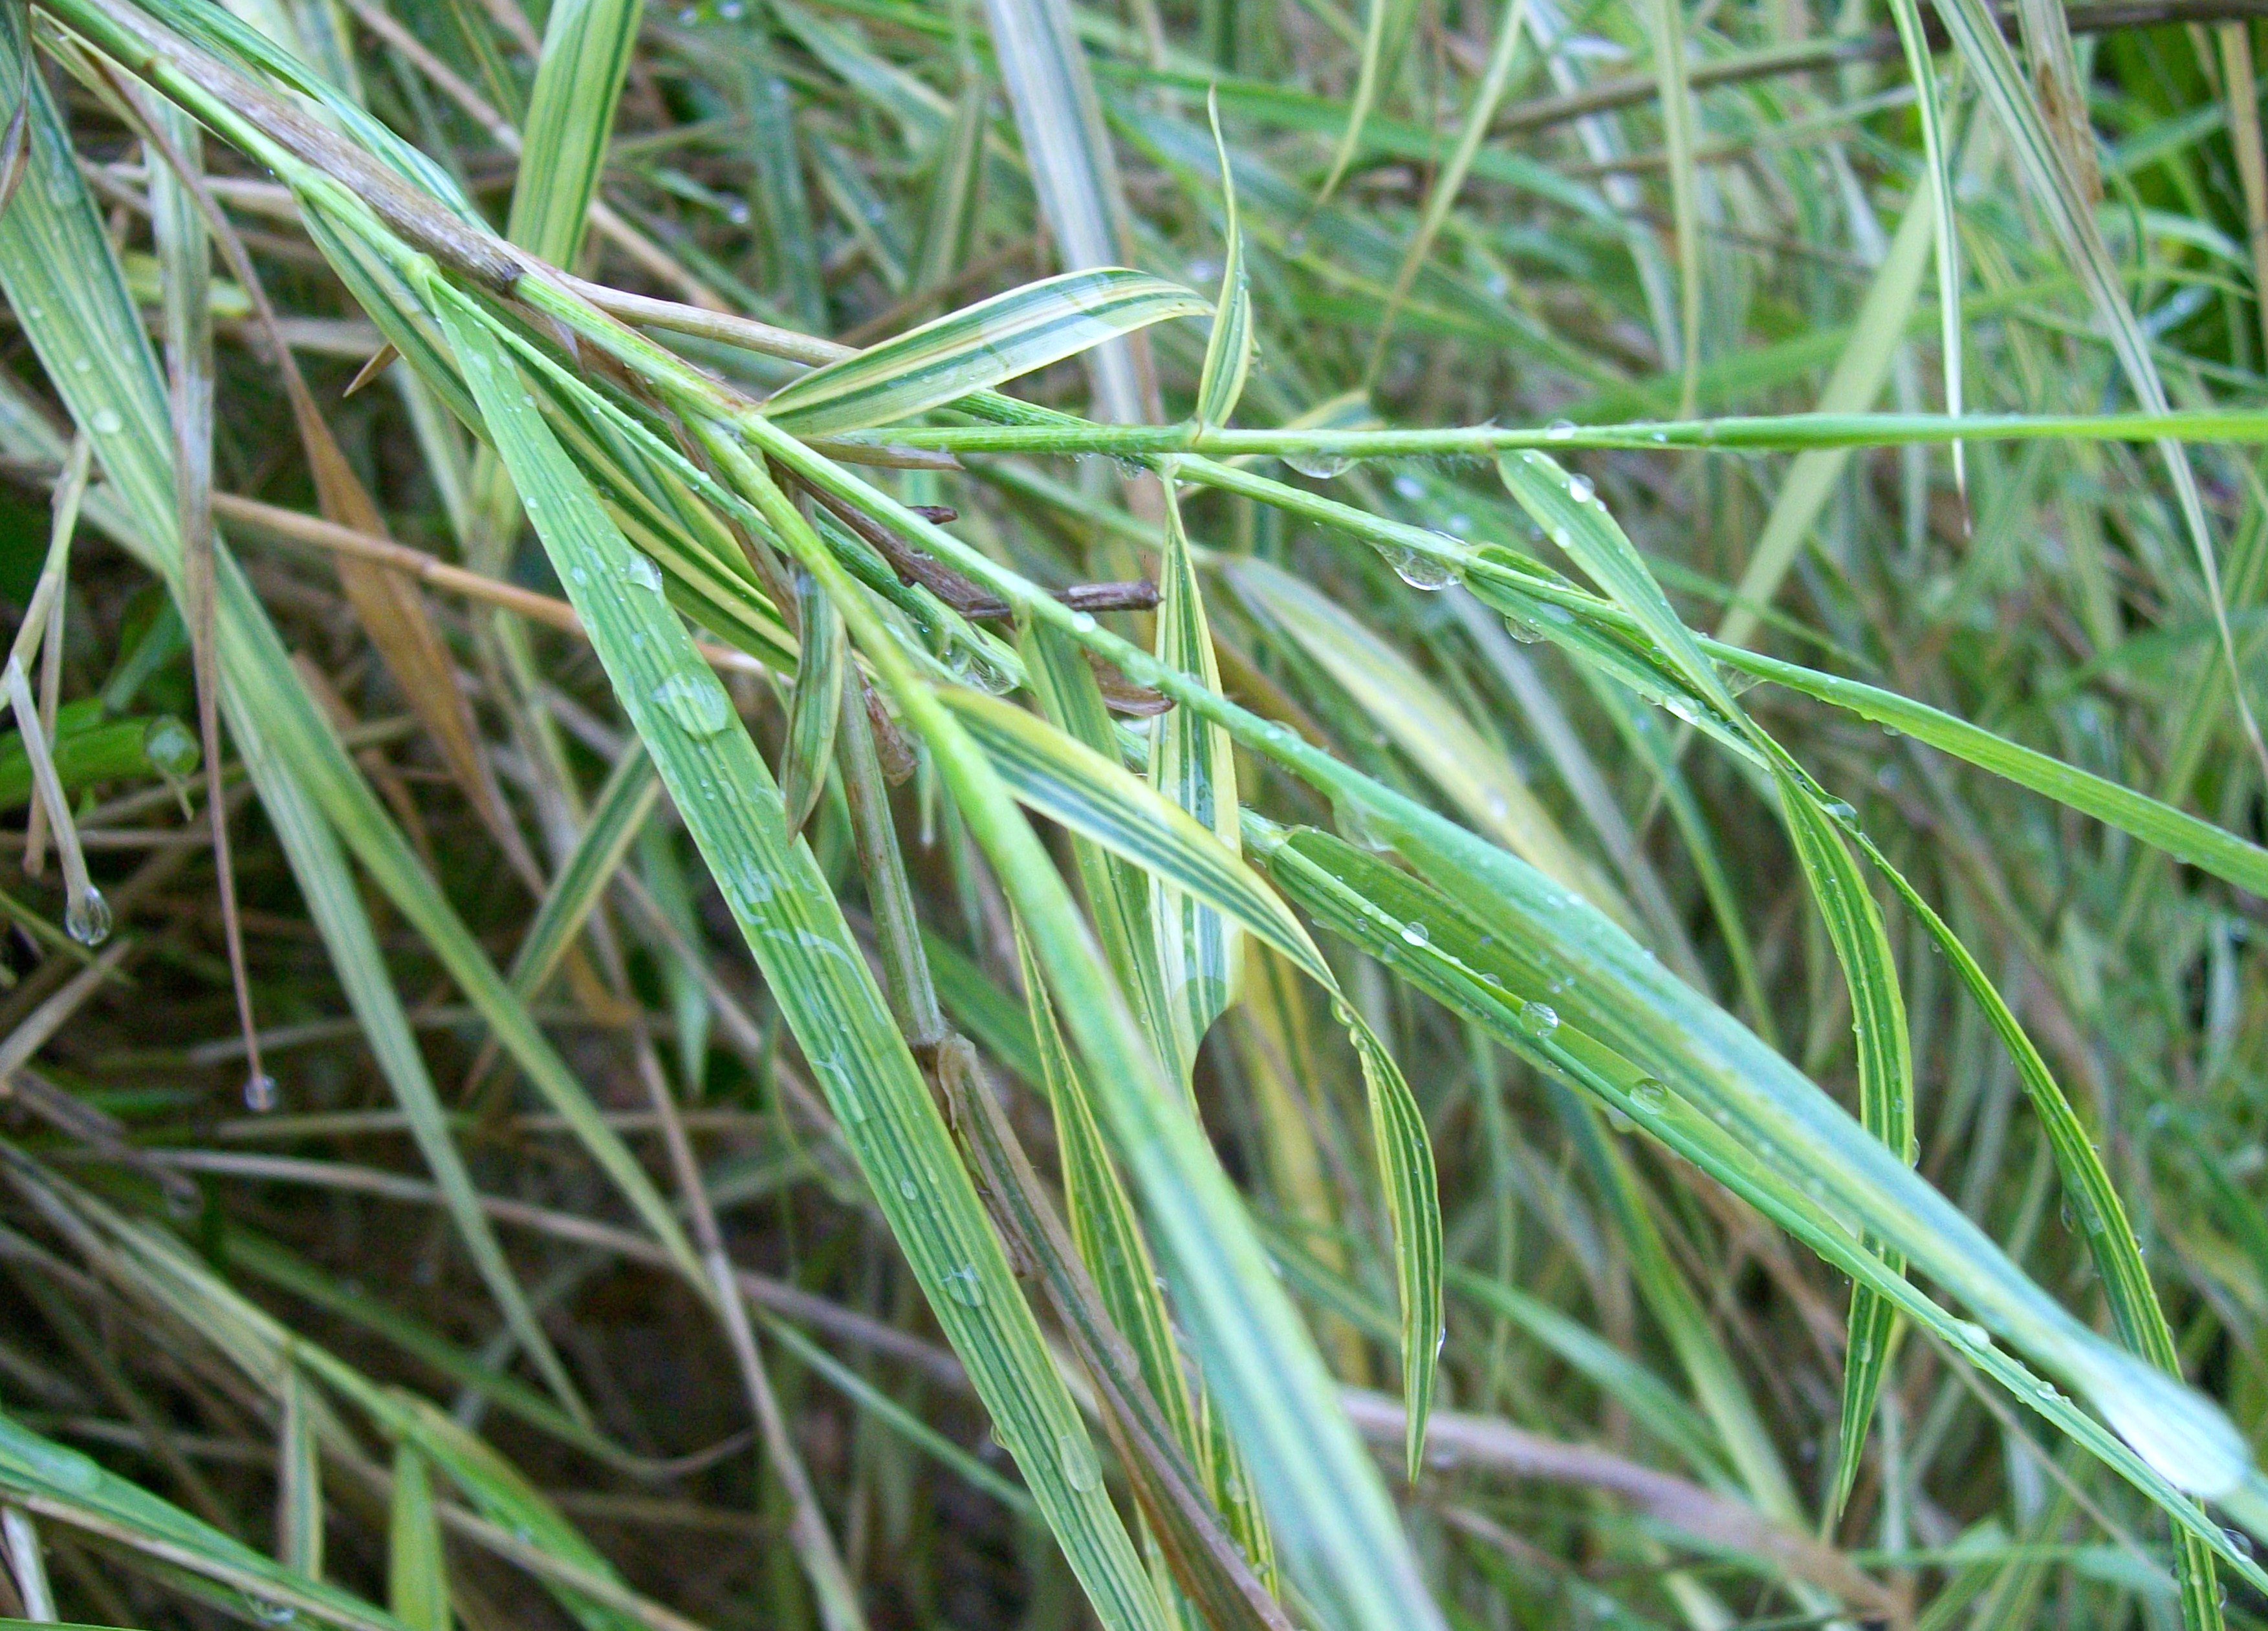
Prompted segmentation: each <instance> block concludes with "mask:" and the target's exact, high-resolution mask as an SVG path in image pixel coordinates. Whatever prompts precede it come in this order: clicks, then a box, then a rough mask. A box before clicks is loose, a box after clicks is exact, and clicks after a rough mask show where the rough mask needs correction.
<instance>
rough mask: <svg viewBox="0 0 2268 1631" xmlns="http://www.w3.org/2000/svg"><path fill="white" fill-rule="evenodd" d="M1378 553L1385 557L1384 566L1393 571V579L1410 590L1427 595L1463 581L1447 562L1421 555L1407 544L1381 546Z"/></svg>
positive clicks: (1461, 576) (1460, 574)
mask: <svg viewBox="0 0 2268 1631" xmlns="http://www.w3.org/2000/svg"><path fill="white" fill-rule="evenodd" d="M1378 553H1379V554H1380V555H1383V556H1384V557H1385V559H1386V564H1387V565H1388V566H1390V567H1392V568H1393V569H1394V575H1395V577H1398V578H1400V579H1401V580H1402V581H1403V583H1405V584H1409V585H1410V587H1411V588H1412V589H1422V590H1424V591H1425V592H1426V593H1427V594H1429V595H1430V594H1434V593H1437V592H1439V591H1441V590H1444V589H1447V587H1448V586H1449V585H1450V584H1455V583H1462V581H1463V580H1464V574H1463V573H1462V572H1460V571H1458V570H1457V569H1456V568H1455V567H1454V566H1452V565H1450V564H1449V563H1448V562H1446V561H1440V560H1436V559H1435V558H1434V557H1433V556H1432V555H1422V554H1420V553H1419V552H1418V551H1417V550H1415V549H1412V548H1411V547H1410V546H1409V545H1407V544H1381V545H1379V546H1378Z"/></svg>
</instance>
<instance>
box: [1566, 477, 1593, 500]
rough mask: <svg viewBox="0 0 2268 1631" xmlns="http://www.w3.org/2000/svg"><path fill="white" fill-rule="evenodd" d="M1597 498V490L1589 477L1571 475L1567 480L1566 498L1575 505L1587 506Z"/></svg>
mask: <svg viewBox="0 0 2268 1631" xmlns="http://www.w3.org/2000/svg"><path fill="white" fill-rule="evenodd" d="M1567 496H1568V497H1570V498H1572V499H1573V500H1574V501H1575V502H1576V503H1579V504H1587V503H1590V502H1591V501H1592V500H1594V499H1595V498H1596V497H1598V496H1599V489H1598V488H1597V487H1596V486H1595V485H1594V483H1593V482H1592V481H1591V478H1590V477H1588V476H1587V475H1571V476H1569V477H1568V478H1567Z"/></svg>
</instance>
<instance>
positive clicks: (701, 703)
mask: <svg viewBox="0 0 2268 1631" xmlns="http://www.w3.org/2000/svg"><path fill="white" fill-rule="evenodd" d="M640 558H641V559H643V558H644V557H640ZM653 700H654V702H656V703H658V704H659V706H660V708H661V710H662V711H663V712H664V713H666V714H667V715H668V716H670V717H671V718H672V719H674V720H675V721H676V722H677V724H678V725H679V727H680V728H681V729H683V730H685V731H689V732H691V733H692V734H693V735H695V736H715V735H717V734H718V733H719V732H721V731H724V730H725V727H726V726H728V725H730V724H732V723H733V703H732V700H731V699H730V698H729V697H727V696H726V695H725V687H723V686H721V685H718V683H717V676H716V675H714V674H712V673H711V672H709V671H708V670H707V669H705V668H687V669H681V670H680V671H679V672H676V673H674V674H671V675H670V676H669V677H668V678H666V680H663V681H662V682H661V683H660V684H659V685H657V686H656V687H654V688H653Z"/></svg>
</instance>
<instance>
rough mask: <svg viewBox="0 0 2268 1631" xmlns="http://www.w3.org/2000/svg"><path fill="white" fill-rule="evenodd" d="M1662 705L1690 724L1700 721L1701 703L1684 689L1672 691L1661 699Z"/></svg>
mask: <svg viewBox="0 0 2268 1631" xmlns="http://www.w3.org/2000/svg"><path fill="white" fill-rule="evenodd" d="M1661 705H1662V706H1663V707H1664V708H1666V709H1668V710H1669V711H1670V712H1671V713H1672V714H1674V715H1675V716H1677V717H1678V718H1680V719H1683V721H1684V722H1685V723H1686V724H1689V725H1690V724H1699V723H1700V720H1701V704H1700V703H1698V702H1695V701H1694V700H1693V699H1692V698H1691V697H1690V696H1688V695H1686V694H1685V693H1684V692H1683V691H1672V692H1671V693H1670V694H1668V696H1665V697H1663V698H1662V699H1661Z"/></svg>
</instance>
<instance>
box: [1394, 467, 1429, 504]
mask: <svg viewBox="0 0 2268 1631" xmlns="http://www.w3.org/2000/svg"><path fill="white" fill-rule="evenodd" d="M1394 492H1395V496H1396V497H1399V498H1406V499H1408V500H1410V503H1417V502H1418V500H1419V499H1421V498H1423V497H1425V483H1424V482H1423V481H1419V480H1418V478H1417V477H1416V476H1414V475H1411V474H1410V473H1409V472H1408V471H1407V470H1404V471H1403V473H1402V474H1399V475H1397V476H1395V478H1394Z"/></svg>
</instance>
